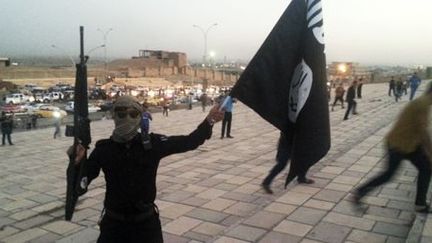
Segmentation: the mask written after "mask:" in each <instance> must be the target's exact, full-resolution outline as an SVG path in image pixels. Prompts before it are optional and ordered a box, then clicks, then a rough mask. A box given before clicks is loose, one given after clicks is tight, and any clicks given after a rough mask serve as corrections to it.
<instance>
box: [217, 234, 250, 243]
mask: <svg viewBox="0 0 432 243" xmlns="http://www.w3.org/2000/svg"><path fill="white" fill-rule="evenodd" d="M214 243H249V242H248V241H244V240H238V239H234V238H231V237H225V236H223V237H221V238H219V239H217V240H216V241H214Z"/></svg>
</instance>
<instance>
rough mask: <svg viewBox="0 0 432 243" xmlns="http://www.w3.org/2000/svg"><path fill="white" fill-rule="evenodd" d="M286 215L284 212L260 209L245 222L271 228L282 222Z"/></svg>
mask: <svg viewBox="0 0 432 243" xmlns="http://www.w3.org/2000/svg"><path fill="white" fill-rule="evenodd" d="M285 217H286V216H285V215H283V214H277V213H271V212H266V211H260V212H257V213H256V214H254V215H253V216H251V217H249V218H248V219H247V220H245V221H244V222H243V224H247V225H250V226H254V227H258V228H264V229H271V228H273V227H274V226H275V225H277V224H278V223H279V222H281V221H282V220H283V219H284V218H285Z"/></svg>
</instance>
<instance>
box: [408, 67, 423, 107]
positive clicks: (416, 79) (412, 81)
mask: <svg viewBox="0 0 432 243" xmlns="http://www.w3.org/2000/svg"><path fill="white" fill-rule="evenodd" d="M409 83H410V89H411V93H410V100H412V99H413V98H414V95H415V92H416V91H417V88H418V86H419V85H420V83H421V79H420V78H419V77H418V76H417V73H414V74H413V75H412V76H411V78H410V79H409Z"/></svg>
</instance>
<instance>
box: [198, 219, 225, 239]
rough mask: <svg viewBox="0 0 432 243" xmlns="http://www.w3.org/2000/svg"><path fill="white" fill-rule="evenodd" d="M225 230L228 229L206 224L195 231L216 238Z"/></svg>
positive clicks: (218, 225)
mask: <svg viewBox="0 0 432 243" xmlns="http://www.w3.org/2000/svg"><path fill="white" fill-rule="evenodd" d="M225 229H226V227H225V226H223V225H220V224H214V223H208V222H204V223H202V224H200V225H198V226H197V227H195V228H194V229H193V231H194V232H197V233H201V234H204V235H210V236H215V235H217V234H219V233H220V232H222V231H223V230H225Z"/></svg>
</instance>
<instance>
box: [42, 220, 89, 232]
mask: <svg viewBox="0 0 432 243" xmlns="http://www.w3.org/2000/svg"><path fill="white" fill-rule="evenodd" d="M80 227H81V226H79V225H77V224H74V223H71V222H67V221H63V220H62V221H55V222H52V223H49V224H46V225H43V226H41V228H42V229H44V230H47V231H51V232H53V233H56V234H66V233H68V232H71V231H74V230H76V229H78V228H80Z"/></svg>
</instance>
